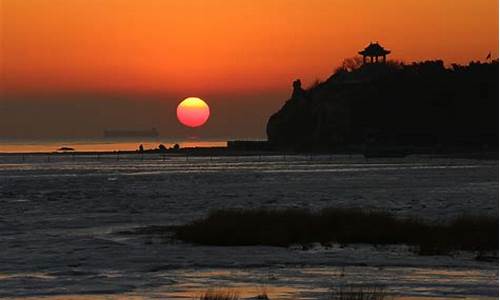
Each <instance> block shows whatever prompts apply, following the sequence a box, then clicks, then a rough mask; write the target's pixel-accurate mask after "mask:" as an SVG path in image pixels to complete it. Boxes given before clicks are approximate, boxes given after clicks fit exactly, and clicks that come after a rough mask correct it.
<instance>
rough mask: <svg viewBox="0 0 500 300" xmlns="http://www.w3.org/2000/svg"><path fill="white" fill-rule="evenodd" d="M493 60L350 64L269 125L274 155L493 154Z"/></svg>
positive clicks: (300, 92)
mask: <svg viewBox="0 0 500 300" xmlns="http://www.w3.org/2000/svg"><path fill="white" fill-rule="evenodd" d="M498 79H499V78H498V61H493V62H490V63H479V62H472V63H470V64H469V65H467V66H461V65H452V66H451V67H449V68H447V67H445V66H444V64H443V62H442V61H439V60H438V61H426V62H420V63H413V64H402V63H396V62H387V63H373V64H370V63H367V64H362V63H361V62H359V61H356V60H353V59H351V60H349V61H347V62H346V63H344V65H343V66H342V67H340V68H339V69H337V70H336V71H335V72H334V74H333V75H332V76H331V77H330V78H328V79H327V80H326V81H324V82H320V83H317V84H316V85H315V86H313V87H311V88H309V89H303V88H302V86H301V83H300V80H297V81H295V82H294V84H293V87H294V90H293V93H292V96H291V98H290V99H289V100H288V101H287V102H286V103H285V104H284V106H283V107H282V108H281V109H280V110H279V111H278V112H276V113H275V114H273V115H272V116H271V117H270V119H269V121H268V124H267V135H268V140H269V142H270V143H271V144H272V145H273V147H275V148H277V149H293V150H298V151H311V150H315V151H323V150H327V151H331V150H335V149H337V150H339V149H347V148H352V147H367V146H380V147H405V148H408V149H410V148H411V149H417V148H418V149H424V148H425V149H433V151H435V150H436V151H454V150H456V149H468V150H481V151H482V150H493V151H497V150H498V101H499V98H498V97H499V95H498Z"/></svg>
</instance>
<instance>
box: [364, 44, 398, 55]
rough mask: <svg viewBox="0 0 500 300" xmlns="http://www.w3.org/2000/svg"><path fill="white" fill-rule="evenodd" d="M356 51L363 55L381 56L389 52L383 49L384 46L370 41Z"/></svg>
mask: <svg viewBox="0 0 500 300" xmlns="http://www.w3.org/2000/svg"><path fill="white" fill-rule="evenodd" d="M358 53H359V54H361V55H365V56H383V55H387V54H389V53H391V51H389V50H387V49H384V47H382V46H380V45H379V43H378V42H376V43H370V45H368V46H367V47H366V48H365V49H364V50H363V51H359V52H358Z"/></svg>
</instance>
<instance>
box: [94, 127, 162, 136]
mask: <svg viewBox="0 0 500 300" xmlns="http://www.w3.org/2000/svg"><path fill="white" fill-rule="evenodd" d="M158 136H159V134H158V130H156V128H151V129H149V130H124V129H113V130H104V137H105V138H128V137H135V138H136V137H149V138H157V137H158Z"/></svg>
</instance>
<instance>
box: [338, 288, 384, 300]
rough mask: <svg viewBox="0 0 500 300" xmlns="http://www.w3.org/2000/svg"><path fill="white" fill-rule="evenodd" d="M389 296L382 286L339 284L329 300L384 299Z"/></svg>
mask: <svg viewBox="0 0 500 300" xmlns="http://www.w3.org/2000/svg"><path fill="white" fill-rule="evenodd" d="M388 296H389V294H387V292H386V290H385V288H384V287H381V286H369V287H362V286H354V285H348V286H339V287H336V288H333V289H332V293H331V295H330V297H329V300H384V299H386V298H387V297H388Z"/></svg>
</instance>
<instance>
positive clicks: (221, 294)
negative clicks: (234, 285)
mask: <svg viewBox="0 0 500 300" xmlns="http://www.w3.org/2000/svg"><path fill="white" fill-rule="evenodd" d="M196 299H198V300H239V299H240V296H239V294H238V292H235V291H232V290H218V289H214V290H208V291H206V292H204V293H202V294H201V295H200V296H199V297H197V298H196Z"/></svg>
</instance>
